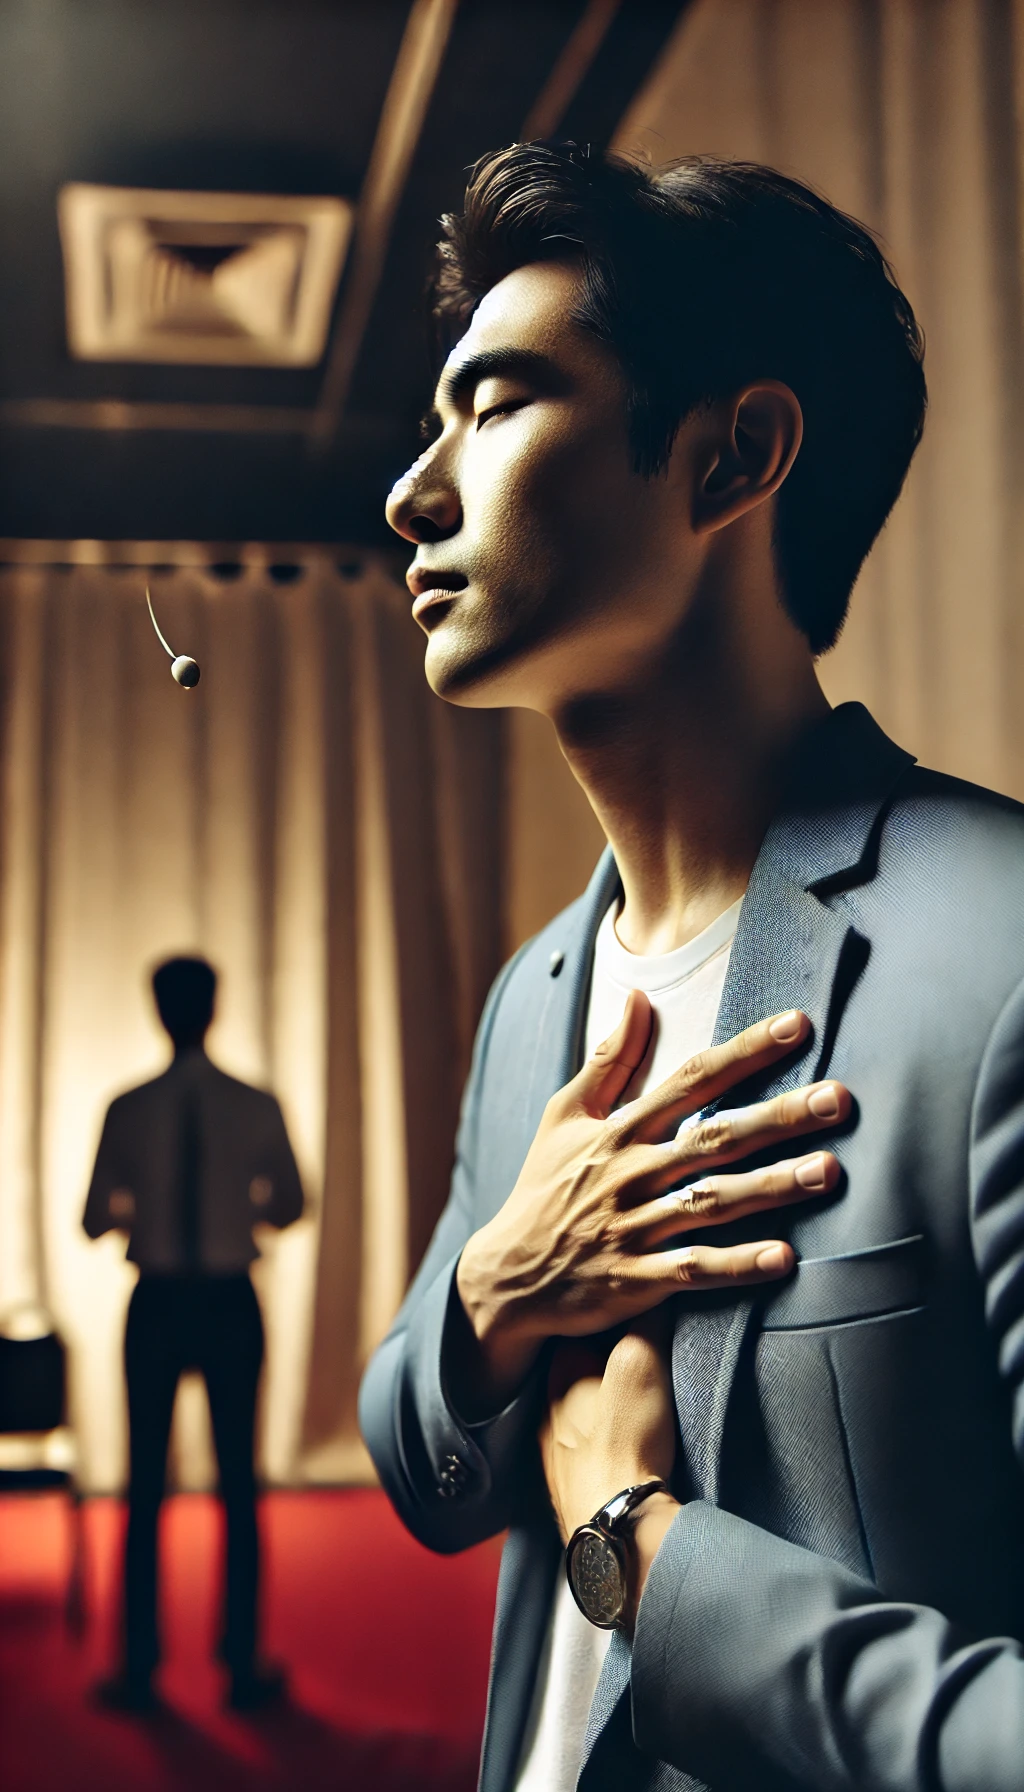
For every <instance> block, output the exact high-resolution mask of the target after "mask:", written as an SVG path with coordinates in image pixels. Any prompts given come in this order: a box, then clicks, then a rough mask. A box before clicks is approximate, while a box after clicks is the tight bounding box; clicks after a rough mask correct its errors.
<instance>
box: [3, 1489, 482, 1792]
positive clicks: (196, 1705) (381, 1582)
mask: <svg viewBox="0 0 1024 1792" xmlns="http://www.w3.org/2000/svg"><path fill="white" fill-rule="evenodd" d="M84 1518H85V1532H86V1540H87V1590H88V1612H89V1623H88V1629H87V1633H86V1635H85V1636H84V1638H82V1639H81V1640H80V1641H78V1642H76V1641H75V1640H73V1639H72V1638H71V1637H69V1635H68V1633H67V1630H66V1628H65V1625H64V1620H63V1614H62V1606H61V1601H62V1597H63V1590H64V1585H65V1573H66V1563H67V1541H68V1518H67V1505H66V1502H65V1501H64V1499H63V1498H62V1496H60V1495H50V1494H46V1495H39V1496H35V1497H33V1496H24V1497H23V1496H2V1497H0V1786H2V1787H3V1792H128V1788H131V1792H138V1789H139V1788H145V1792H178V1789H179V1788H181V1789H183V1792H185V1789H187V1792H208V1789H209V1792H212V1789H213V1788H216V1789H217V1792H284V1789H285V1788H288V1789H289V1792H292V1789H294V1792H327V1788H330V1789H331V1792H349V1789H351V1792H363V1789H364V1788H365V1789H366V1792H413V1789H417V1792H420V1789H421V1792H472V1788H473V1787H474V1786H475V1783H476V1761H477V1753H478V1750H479V1742H480V1733H481V1729H482V1725H483V1710H484V1693H485V1688H486V1681H487V1659H488V1647H489V1640H490V1627H491V1615H492V1611H493V1606H494V1586H495V1579H496V1576H497V1567H498V1547H497V1544H485V1545H484V1546H483V1547H482V1548H480V1549H475V1550H472V1551H470V1552H469V1553H468V1554H466V1555H463V1556H455V1557H444V1558H443V1557H438V1556H432V1555H430V1554H429V1553H428V1551H426V1550H424V1549H421V1548H420V1547H419V1545H418V1544H417V1543H414V1542H413V1541H412V1539H411V1538H410V1537H409V1536H407V1534H406V1533H405V1532H404V1531H403V1530H402V1528H401V1526H400V1525H399V1523H398V1521H397V1519H396V1518H395V1517H394V1515H393V1513H392V1512H391V1509H390V1507H389V1506H388V1504H387V1502H386V1500H385V1499H384V1496H383V1495H382V1494H380V1493H378V1492H375V1491H353V1492H329V1493H326V1492H325V1493H274V1494H270V1495H268V1496H267V1498H266V1499H265V1500H264V1502H263V1508H262V1526H263V1538H264V1544H265V1561H266V1570H267V1574H266V1588H265V1596H264V1611H265V1614H266V1622H265V1642H266V1651H267V1653H268V1654H269V1655H270V1656H272V1657H274V1658H275V1659H276V1660H279V1661H281V1662H283V1663H285V1664H287V1666H288V1669H289V1672H290V1675H291V1697H290V1700H289V1702H288V1704H287V1705H286V1706H285V1707H284V1708H283V1709H281V1710H280V1711H277V1712H274V1713H272V1714H271V1713H267V1714H264V1715H261V1716H259V1717H256V1718H242V1717H238V1716H234V1715H230V1714H228V1713H225V1712H224V1711H222V1710H221V1708H220V1698H221V1694H222V1688H223V1682H222V1679H221V1675H220V1672H219V1670H218V1669H217V1668H216V1667H215V1666H214V1665H213V1664H212V1663H211V1661H210V1645H211V1642H212V1640H213V1638H214V1635H215V1628H216V1589H217V1587H218V1584H219V1578H218V1568H219V1554H220V1548H221V1535H220V1514H219V1511H218V1509H217V1507H216V1505H215V1503H214V1501H213V1500H211V1499H208V1498H206V1497H204V1496H200V1495H184V1496H179V1497H177V1498H175V1499H172V1500H170V1501H168V1503H167V1507H166V1511H165V1516H164V1530H163V1534H162V1552H163V1554H162V1561H163V1567H164V1579H163V1586H164V1602H163V1612H164V1633H165V1638H166V1648H167V1660H166V1664H165V1667H164V1670H163V1678H162V1689H163V1692H164V1696H165V1698H166V1701H167V1705H166V1710H165V1711H164V1712H162V1713H161V1714H160V1715H159V1716H157V1717H153V1718H129V1717H117V1716H113V1715H110V1714H107V1713H105V1712H101V1711H98V1710H96V1709H95V1708H94V1707H93V1706H92V1705H91V1704H90V1702H89V1697H88V1694H89V1688H90V1686H91V1685H92V1683H93V1682H94V1681H95V1679H96V1678H97V1677H98V1676H99V1675H101V1674H103V1673H104V1672H106V1671H107V1670H108V1669H109V1667H110V1665H111V1663H112V1661H113V1657H114V1650H115V1643H116V1614H117V1591H118V1590H117V1576H118V1566H119V1554H120V1539H121V1527H122V1523H123V1514H122V1509H121V1507H120V1505H119V1503H118V1502H117V1501H114V1500H106V1499H103V1500H91V1501H89V1502H88V1503H87V1505H86V1508H85V1514H84Z"/></svg>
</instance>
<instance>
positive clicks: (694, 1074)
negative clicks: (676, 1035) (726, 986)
mask: <svg viewBox="0 0 1024 1792" xmlns="http://www.w3.org/2000/svg"><path fill="white" fill-rule="evenodd" d="M810 1034H811V1023H810V1021H809V1020H808V1018H807V1016H806V1014H802V1013H801V1011H800V1010H799V1008H790V1009H789V1010H788V1011H787V1012H786V1013H785V1014H776V1015H772V1016H771V1017H770V1018H769V1019H768V1020H762V1021H758V1023H757V1025H756V1026H753V1027H747V1028H746V1029H745V1031H744V1032H742V1033H737V1034H735V1035H734V1037H733V1038H732V1039H727V1040H726V1041H725V1043H724V1044H723V1045H714V1046H711V1047H709V1049H708V1050H707V1051H706V1052H698V1053H697V1055H696V1057H693V1058H689V1059H688V1060H687V1062H686V1063H685V1064H684V1065H682V1067H681V1068H680V1069H679V1070H676V1071H673V1073H672V1075H671V1076H668V1077H666V1078H665V1081H664V1082H663V1083H659V1084H658V1086H657V1088H655V1089H649V1090H648V1091H647V1092H646V1094H644V1095H642V1096H640V1098H639V1099H638V1100H637V1101H632V1102H629V1103H628V1105H627V1106H626V1107H624V1108H622V1109H621V1110H620V1112H619V1114H618V1115H616V1122H617V1125H618V1126H619V1127H620V1128H621V1129H622V1137H623V1138H627V1137H628V1138H646V1137H651V1138H653V1137H656V1136H658V1135H659V1134H660V1135H661V1136H664V1134H665V1133H666V1132H668V1130H669V1129H670V1128H674V1127H675V1126H677V1125H678V1124H679V1121H680V1120H683V1119H685V1118H686V1116H687V1115H688V1114H695V1113H697V1111H698V1110H699V1109H700V1108H703V1107H707V1105H708V1103H709V1102H711V1101H715V1100H717V1098H718V1096H719V1095H724V1094H725V1092H726V1090H728V1089H732V1088H735V1086H736V1084H737V1083H742V1082H745V1081H746V1079H747V1077H750V1076H755V1075H756V1074H757V1072H758V1071H760V1070H766V1069H767V1068H768V1067H769V1066H770V1065H772V1064H776V1063H778V1061H779V1060H780V1059H781V1058H785V1057H788V1056H789V1054H790V1053H791V1052H793V1051H795V1050H796V1048H797V1046H799V1045H802V1044H804V1043H805V1042H806V1040H807V1039H809V1038H810ZM625 1087H626V1084H625V1083H624V1084H623V1088H625Z"/></svg>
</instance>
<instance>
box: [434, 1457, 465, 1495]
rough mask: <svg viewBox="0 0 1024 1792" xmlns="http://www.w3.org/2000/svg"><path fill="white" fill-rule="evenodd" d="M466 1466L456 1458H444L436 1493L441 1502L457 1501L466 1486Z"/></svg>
mask: <svg viewBox="0 0 1024 1792" xmlns="http://www.w3.org/2000/svg"><path fill="white" fill-rule="evenodd" d="M466 1473H467V1470H466V1464H465V1463H464V1462H462V1461H461V1460H460V1458H459V1457H458V1456H446V1457H445V1459H444V1461H443V1462H442V1464H441V1474H440V1478H439V1480H438V1483H437V1491H438V1493H439V1494H440V1495H441V1498H442V1499H443V1500H457V1499H458V1497H459V1495H460V1493H461V1492H462V1490H463V1488H464V1487H465V1485H466Z"/></svg>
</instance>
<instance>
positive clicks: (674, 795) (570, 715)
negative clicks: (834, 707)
mask: <svg viewBox="0 0 1024 1792" xmlns="http://www.w3.org/2000/svg"><path fill="white" fill-rule="evenodd" d="M783 622H784V619H783ZM688 632H689V633H690V635H691V638H690V639H688V640H686V641H683V640H682V639H680V640H679V641H678V642H677V643H674V644H673V646H672V648H671V649H670V650H669V651H668V652H667V653H662V654H660V655H659V656H658V663H657V665H656V667H655V668H654V669H653V670H652V671H651V672H650V673H649V675H647V676H644V677H642V678H641V679H640V680H639V681H637V682H634V684H633V686H632V687H631V688H630V689H629V690H628V691H623V692H618V693H615V694H612V695H607V696H601V697H586V698H577V699H574V700H573V701H572V702H570V703H567V704H565V705H564V706H563V707H562V708H561V709H560V710H558V711H557V712H556V713H555V714H554V715H553V718H552V719H553V720H554V723H555V727H556V731H557V733H558V739H559V744H560V746H561V749H562V752H563V753H564V755H565V757H566V759H567V760H568V762H569V765H570V767H571V768H572V771H573V774H574V776H575V777H576V779H577V780H578V782H579V783H580V784H581V785H582V786H583V789H584V790H585V792H586V794H587V797H588V799H589V801H590V804H591V807H592V808H593V810H594V812H595V814H596V816H597V818H598V820H599V821H600V823H601V826H602V828H603V829H604V831H605V834H606V835H607V837H608V840H609V843H610V845H611V847H612V850H613V852H614V854H615V859H616V863H617V865H618V868H619V873H620V876H621V878H622V885H623V891H624V902H623V907H622V912H621V914H620V915H619V917H618V919H617V921H616V931H617V933H618V935H619V938H620V940H621V941H622V944H623V945H624V946H626V947H627V949H628V950H629V951H631V952H636V953H642V954H645V955H656V954H660V953H663V952H670V951H672V950H673V949H674V948H675V947H677V946H682V945H685V944H686V942H687V940H690V939H693V938H695V937H696V935H697V934H698V933H700V932H702V930H703V929H704V928H705V927H707V926H709V925H710V923H711V922H712V921H713V920H715V918H716V917H717V916H718V915H720V914H721V913H722V911H723V909H726V908H728V907H729V905H730V904H731V903H733V902H735V901H736V900H737V899H738V898H739V897H741V896H742V895H743V892H744V890H745V889H746V887H747V883H748V881H749V878H750V873H751V871H752V870H753V867H754V861H755V859H756V858H757V854H758V851H759V849H760V846H761V842H762V840H763V838H764V835H765V832H766V830H767V827H768V824H769V822H770V821H771V819H772V816H773V814H774V813H775V810H776V808H777V807H778V803H779V799H780V796H781V793H782V786H783V783H784V780H785V777H786V772H787V767H788V762H789V760H790V757H791V754H792V751H793V748H794V746H795V744H796V742H797V740H798V739H799V738H800V736H801V735H802V734H803V733H804V732H805V731H806V730H807V729H808V728H809V727H810V726H812V725H813V724H814V723H815V722H816V721H819V720H821V719H822V717H823V716H824V715H826V714H827V713H828V708H829V705H828V702H827V700H826V698H825V696H824V693H823V692H822V689H821V686H820V685H819V683H818V680H817V677H816V675H815V672H814V666H813V662H812V660H811V657H810V654H809V653H808V651H807V647H806V644H805V643H804V642H803V640H802V638H801V637H799V636H798V635H797V633H796V630H795V629H793V628H792V627H791V625H790V624H788V622H784V626H780V625H779V623H778V621H777V620H773V624H772V627H771V629H770V630H769V631H768V633H769V636H770V638H769V639H768V640H765V639H764V638H762V639H761V640H760V641H757V640H756V639H754V638H752V635H753V633H754V632H753V631H748V632H746V633H744V634H742V646H741V650H740V651H737V652H728V651H722V650H721V649H722V645H723V644H722V643H721V642H719V643H717V651H701V649H700V644H699V643H696V642H695V641H694V639H693V638H692V636H693V633H694V631H688ZM736 645H737V646H740V645H741V644H740V642H737V643H736ZM712 646H713V644H712V643H710V642H707V643H705V647H706V648H711V647H712Z"/></svg>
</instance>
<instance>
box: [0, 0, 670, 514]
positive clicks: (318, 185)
mask: <svg viewBox="0 0 1024 1792" xmlns="http://www.w3.org/2000/svg"><path fill="white" fill-rule="evenodd" d="M424 3H425V0H420V8H421V10H422V7H423V5H424ZM680 10H681V9H680V6H679V5H678V4H666V3H662V0H622V4H620V5H619V6H618V7H616V6H614V5H610V4H608V0H566V3H565V4H561V3H560V0H504V3H499V0H462V4H461V5H459V6H458V8H457V10H456V12H455V17H454V23H453V25H452V28H451V34H450V37H449V39H448V42H447V50H446V54H445V57H444V60H443V62H442V64H441V69H440V75H439V78H438V80H437V84H436V87H435V89H434V93H433V98H432V100H431V102H430V105H429V107H428V109H427V113H426V117H425V120H424V124H423V130H422V133H421V136H420V139H419V143H418V147H417V150H416V154H415V157H414V160H413V162H412V166H411V170H410V174H409V178H408V181H407V182H406V184H405V187H404V192H403V193H402V196H401V201H400V204H399V206H398V210H397V213H396V216H395V219H394V227H393V231H392V235H391V240H390V247H389V250H388V253H387V256H386V259H385V261H384V264H383V270H382V275H381V279H380V282H379V285H378V286H377V287H376V291H375V296H374V303H373V307H372V310H371V313H370V316H369V320H368V324H367V327H366V330H365V333H363V335H362V337H361V347H360V352H359V355H358V359H357V361H356V365H355V368H354V371H353V376H352V379H351V382H350V383H349V384H348V390H347V395H346V402H345V405H344V407H343V409H342V410H341V412H340V416H339V418H338V420H337V427H336V428H334V427H333V425H332V426H331V428H330V429H329V430H328V435H329V438H330V439H329V440H328V441H327V444H326V447H325V448H324V447H321V448H320V449H319V450H317V449H316V448H315V447H314V446H311V444H310V442H309V440H308V439H307V436H306V434H304V433H303V426H304V424H305V422H306V420H307V419H308V418H309V416H310V415H311V413H312V410H313V407H315V406H316V404H317V402H318V400H319V399H320V397H321V395H322V392H323V390H324V368H323V366H320V367H317V368H313V369H309V370H306V369H287V370H282V369H267V368H222V367H195V366H159V365H147V364H143V363H88V362H81V361H73V360H72V359H71V358H70V357H69V355H68V353H67V348H66V343H65V327H64V295H63V270H62V264H61V256H60V243H59V238H58V232H57V194H58V192H59V189H60V187H61V186H62V184H64V183H65V182H68V181H89V182H98V183H104V184H110V185H116V186H141V187H167V188H187V189H193V190H206V191H220V192H251V193H259V192H263V193H298V194H311V195H312V194H337V195H339V196H340V197H343V198H349V199H352V200H355V201H358V198H359V194H360V189H361V187H362V184H363V181H364V177H365V175H366V171H367V166H368V163H369V160H370V154H371V149H372V146H373V143H374V138H375V134H376V132H377V129H378V125H379V122H380V117H381V109H382V106H383V103H384V99H385V95H386V94H387V92H388V86H389V82H390V80H391V77H392V74H393V71H394V68H395V61H396V57H397V56H398V53H399V49H400V46H401V44H402V42H403V34H404V33H405V31H406V27H407V25H408V23H409V16H410V7H409V5H408V4H407V3H406V0H287V3H284V0H4V4H3V6H2V7H0V239H2V242H3V245H4V253H3V255H2V256H0V535H4V536H8V537H11V536H21V537H26V536H29V537H52V538H62V539H63V538H73V537H76V536H85V537H89V538H100V539H102V538H115V539H116V538H125V537H131V538H135V539H138V538H175V537H180V538H190V539H204V538H208V539H216V540H221V541H223V540H226V539H246V538H250V537H251V538H257V539H258V538H262V539H278V540H288V539H291V540H295V539H308V540H318V539H319V540H330V539H342V538H349V539H351V538H352V537H353V536H356V537H362V538H363V539H367V540H372V539H377V538H380V537H381V535H382V523H381V520H380V509H381V503H382V498H383V494H384V493H385V492H386V490H387V489H388V487H389V485H390V483H391V481H392V480H393V478H394V477H395V476H396V475H397V473H398V472H399V471H401V469H402V467H403V465H404V464H405V460H406V458H407V456H408V454H409V453H410V452H411V450H412V448H413V447H414V444H415V433H414V431H415V418H416V417H417V416H418V414H419V412H420V411H421V409H422V407H423V403H424V398H425V395H426V392H427V388H428V383H429V373H428V362H427V349H426V342H427V332H426V329H425V323H424V309H423V304H422V293H423V287H424V279H425V271H426V267H427V263H428V257H429V251H430V245H431V243H432V241H433V240H434V238H435V236H436V234H437V224H436V221H437V218H438V216H439V214H440V213H441V212H442V211H443V210H445V209H448V208H450V207H451V206H453V205H456V204H457V203H458V199H459V193H460V190H461V186H462V183H463V179H464V170H465V167H466V165H467V164H468V163H470V162H471V161H473V160H474V159H475V158H476V157H477V156H478V155H480V154H482V153H483V152H484V151H485V150H486V149H488V148H491V147H494V146H495V145H497V144H500V143H503V142H508V141H511V140H513V139H514V138H515V137H516V136H517V135H518V133H519V131H520V129H521V127H522V124H523V121H524V119H525V118H526V117H527V115H528V114H529V112H530V111H531V109H532V108H533V107H534V104H535V102H536V100H537V97H538V95H539V94H540V93H541V92H542V90H544V88H545V83H546V82H547V81H548V79H549V77H550V76H551V72H552V69H553V68H555V67H556V65H558V66H561V64H559V58H560V57H562V58H563V60H564V57H565V54H566V50H567V46H569V48H570V50H571V49H572V46H573V45H574V44H575V45H577V47H578V46H579V44H580V43H581V42H583V40H584V39H585V37H586V32H587V29H588V28H589V29H590V36H591V42H590V57H591V59H590V60H589V63H588V65H587V66H586V68H585V70H584V72H583V78H582V80H581V81H580V84H579V86H578V90H577V91H576V93H575V97H574V98H572V99H571V101H570V103H569V107H568V111H567V112H566V114H565V120H566V128H568V129H571V130H572V132H573V133H574V134H576V135H580V136H585V137H589V138H591V139H593V140H594V141H598V142H602V141H605V140H607V138H608V137H609V136H610V135H611V133H612V131H613V130H614V127H615V124H616V123H617V121H618V119H619V117H621V115H622V113H623V112H624V111H625V109H626V106H627V105H628V103H629V101H630V99H631V97H632V95H633V93H634V92H635V90H636V88H637V86H638V85H639V83H640V81H641V80H642V79H643V78H644V76H645V74H646V72H647V71H648V69H649V68H650V66H651V63H652V62H653V60H654V58H655V56H656V55H657V54H658V51H659V49H660V48H661V46H662V44H663V43H664V41H665V39H666V37H667V35H668V33H669V32H670V30H671V28H672V26H673V24H674V22H675V20H676V18H677V17H678V14H679V12H680ZM588 21H589V27H588ZM595 22H596V25H597V26H598V28H599V29H598V31H597V38H598V40H599V41H598V43H597V47H596V53H595V46H594V42H593V39H594V30H593V27H594V25H595ZM574 33H575V36H574ZM581 34H582V36H581ZM584 48H586V45H585V44H584ZM570 60H571V57H570ZM357 241H358V232H357ZM352 261H353V257H352V256H351V255H350V257H349V261H348V263H347V265H346V272H345V275H344V277H343V281H342V288H341V296H340V308H341V311H343V310H344V307H345V302H346V281H347V280H348V279H349V276H350V273H351V268H352ZM99 401H102V404H103V409H102V411H101V412H96V411H95V410H90V409H88V408H87V407H89V406H93V407H95V405H96V404H97V402H99ZM97 417H102V421H103V422H104V423H105V424H106V425H114V426H113V427H102V428H98V427H95V422H96V419H97ZM41 419H42V420H46V419H49V420H50V424H52V421H53V420H54V419H56V421H57V423H58V424H59V425H60V426H59V427H53V426H50V425H48V426H46V427H41V426H40V420H41ZM154 425H159V427H156V426H154ZM211 425H212V427H211Z"/></svg>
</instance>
